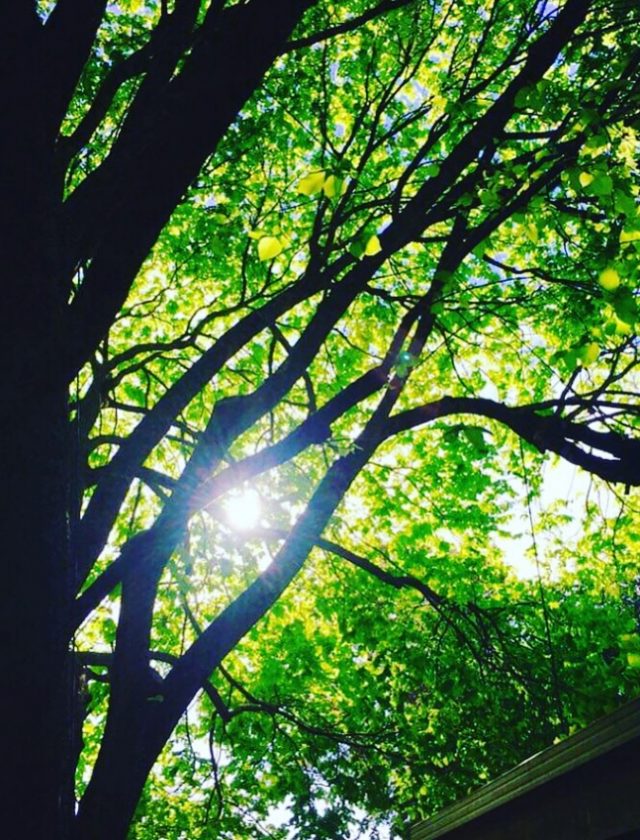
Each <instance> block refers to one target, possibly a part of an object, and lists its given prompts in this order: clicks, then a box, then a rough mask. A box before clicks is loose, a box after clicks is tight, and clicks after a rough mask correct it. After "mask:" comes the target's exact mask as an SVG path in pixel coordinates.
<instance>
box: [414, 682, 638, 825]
mask: <svg viewBox="0 0 640 840" xmlns="http://www.w3.org/2000/svg"><path fill="white" fill-rule="evenodd" d="M410 837H411V840H435V838H447V840H507V838H518V840H533V838H536V840H539V838H544V840H573V839H574V838H575V840H578V838H579V840H605V838H607V840H614V838H615V840H623V838H624V840H626V838H632V837H634V838H639V837H640V698H638V699H637V700H635V701H633V702H631V703H628V704H627V705H625V706H622V707H621V708H620V709H617V710H616V711H615V712H613V713H612V714H610V715H607V716H606V717H604V718H601V719H600V720H597V721H596V722H595V723H592V724H591V725H590V726H588V727H586V729H584V730H582V731H581V732H578V733H576V734H575V735H572V736H571V737H569V738H567V739H566V740H565V741H562V742H561V743H559V744H556V745H554V746H552V747H549V748H548V749H546V750H543V751H542V752H540V753H538V754H537V755H534V756H532V757H531V758H529V759H527V760H526V761H524V762H523V763H522V764H519V765H518V766H517V767H515V768H513V770H510V771H508V772H507V773H505V774H503V775H502V776H499V777H498V778H497V779H495V780H494V781H493V782H490V783H489V784H488V785H485V786H484V787H482V788H481V789H480V790H478V791H476V792H475V793H473V794H472V795H471V796H468V797H467V798H465V799H463V800H462V801H461V802H457V803H455V804H454V805H451V806H450V807H448V808H445V809H444V810H443V811H441V812H440V813H439V814H436V816H434V817H433V818H431V819H429V820H425V821H423V822H420V823H418V824H417V825H415V826H414V827H413V828H412V830H411V833H410Z"/></svg>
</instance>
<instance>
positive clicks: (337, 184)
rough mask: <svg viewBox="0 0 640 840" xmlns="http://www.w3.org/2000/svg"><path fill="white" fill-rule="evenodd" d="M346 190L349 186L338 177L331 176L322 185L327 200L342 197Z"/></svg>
mask: <svg viewBox="0 0 640 840" xmlns="http://www.w3.org/2000/svg"><path fill="white" fill-rule="evenodd" d="M346 188H347V185H346V184H345V182H344V181H343V180H342V178H338V176H337V175H329V177H328V178H327V179H326V180H325V182H324V184H323V185H322V189H323V190H324V194H325V195H326V196H327V198H335V197H336V196H338V195H342V194H343V193H344V191H345V190H346Z"/></svg>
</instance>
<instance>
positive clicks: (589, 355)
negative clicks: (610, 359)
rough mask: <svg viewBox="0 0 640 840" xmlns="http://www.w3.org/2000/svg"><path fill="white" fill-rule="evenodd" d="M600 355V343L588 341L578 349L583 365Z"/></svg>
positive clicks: (593, 360) (588, 363)
mask: <svg viewBox="0 0 640 840" xmlns="http://www.w3.org/2000/svg"><path fill="white" fill-rule="evenodd" d="M599 355H600V345H599V344H596V343H595V341H590V342H589V344H586V345H585V346H584V347H583V348H582V349H581V350H580V360H581V361H582V364H583V365H590V364H591V363H592V362H595V360H596V359H597V358H598V356H599Z"/></svg>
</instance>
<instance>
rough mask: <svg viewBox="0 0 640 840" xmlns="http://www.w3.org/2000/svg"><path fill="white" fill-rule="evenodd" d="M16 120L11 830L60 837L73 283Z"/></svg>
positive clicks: (3, 451)
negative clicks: (67, 334) (62, 360)
mask: <svg viewBox="0 0 640 840" xmlns="http://www.w3.org/2000/svg"><path fill="white" fill-rule="evenodd" d="M24 96H25V99H24V101H25V102H26V103H27V104H29V102H31V103H32V104H33V100H32V99H31V100H30V98H29V97H28V96H27V94H26V93H25V94H24ZM18 105H19V103H17V104H16V108H17V106H18ZM25 107H26V106H25ZM22 117H24V119H22V122H20V119H21V118H22ZM12 125H13V128H15V133H14V131H13V128H12V131H11V132H6V135H11V136H12V137H13V138H14V141H13V143H11V142H9V141H10V140H11V138H10V137H5V138H4V143H3V145H4V148H3V149H2V152H3V158H2V169H3V172H2V176H3V177H2V186H3V196H2V201H3V206H4V208H5V210H6V211H7V212H6V215H5V222H4V223H3V231H2V233H3V239H4V242H3V247H2V262H1V266H2V272H3V281H4V282H3V290H4V293H5V299H4V300H3V305H2V307H0V363H1V365H2V368H1V370H2V380H1V381H2V398H3V399H2V401H1V403H0V470H1V476H2V481H1V482H0V487H1V488H2V489H1V490H0V522H1V523H2V549H1V556H2V563H3V569H2V587H1V590H0V591H1V592H2V594H1V596H0V616H1V617H0V630H1V635H0V638H1V639H2V657H3V662H2V666H3V674H4V677H5V681H4V685H5V689H4V696H3V701H4V713H3V715H2V723H3V727H4V732H3V734H2V744H3V747H4V750H5V753H4V754H5V756H6V758H5V761H4V769H5V772H4V774H3V782H2V785H1V786H0V789H1V790H2V797H3V798H4V799H5V807H4V808H3V809H2V813H3V826H4V831H3V836H4V837H19V838H29V840H40V838H42V840H45V838H46V840H62V838H68V836H69V822H70V819H71V816H72V814H73V767H72V766H71V765H72V758H71V751H70V749H69V747H70V745H71V743H70V742H71V741H72V740H73V739H72V729H73V726H72V723H73V693H72V685H73V676H72V671H71V667H70V657H69V655H68V639H67V638H66V633H65V625H64V620H65V616H67V615H68V614H69V610H70V608H71V603H72V591H73V573H72V569H71V568H70V564H69V560H68V558H69V533H68V532H69V505H68V500H69V493H70V490H71V488H70V484H69V480H70V478H71V475H72V471H71V462H72V458H73V456H72V454H71V452H70V447H69V444H70V438H69V433H68V391H67V386H66V384H65V383H64V382H63V381H62V380H61V378H60V376H59V374H58V373H57V371H56V367H57V359H58V358H59V355H60V350H61V341H62V337H61V336H62V330H61V328H60V325H61V322H62V313H63V310H64V305H65V298H66V291H65V288H64V285H63V283H62V282H60V278H59V276H58V275H57V263H58V259H57V253H58V248H59V247H60V246H59V237H58V236H57V235H56V230H55V228H56V204H57V197H56V190H55V188H54V186H53V185H54V183H55V178H54V176H53V166H52V160H51V157H52V156H51V154H50V153H48V152H47V147H46V137H45V136H44V133H43V132H42V131H41V128H40V127H38V126H37V125H34V123H33V120H29V119H28V115H24V114H21V113H20V111H19V109H18V113H17V115H16V116H15V123H14V122H12ZM18 125H20V127H22V128H23V133H22V134H20V133H19V131H18ZM10 825H11V826H15V828H13V829H8V826H10ZM7 832H9V833H7ZM11 832H13V833H11Z"/></svg>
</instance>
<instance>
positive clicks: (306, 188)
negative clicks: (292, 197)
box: [298, 170, 325, 195]
mask: <svg viewBox="0 0 640 840" xmlns="http://www.w3.org/2000/svg"><path fill="white" fill-rule="evenodd" d="M324 182H325V174H324V172H323V171H322V170H320V171H319V172H311V173H310V174H309V175H305V177H304V178H301V179H300V181H299V182H298V192H299V193H302V195H315V194H316V193H319V192H321V190H322V188H323V186H324Z"/></svg>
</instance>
